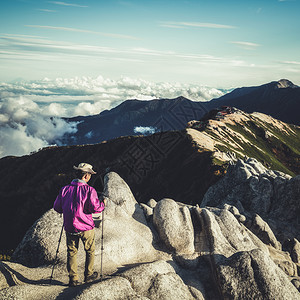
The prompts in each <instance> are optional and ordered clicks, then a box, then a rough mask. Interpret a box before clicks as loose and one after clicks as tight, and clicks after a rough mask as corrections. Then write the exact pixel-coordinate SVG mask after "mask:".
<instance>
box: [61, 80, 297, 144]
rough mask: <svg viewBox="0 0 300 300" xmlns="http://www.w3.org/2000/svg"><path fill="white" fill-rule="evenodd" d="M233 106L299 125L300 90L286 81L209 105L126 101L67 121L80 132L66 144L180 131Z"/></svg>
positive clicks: (180, 101) (241, 91) (240, 91)
mask: <svg viewBox="0 0 300 300" xmlns="http://www.w3.org/2000/svg"><path fill="white" fill-rule="evenodd" d="M223 105H226V106H233V107H236V108H239V109H241V110H243V111H245V112H248V113H252V112H261V113H265V114H268V115H271V116H273V117H274V118H276V119H279V120H282V121H284V122H286V123H290V124H295V125H300V119H299V117H298V115H299V112H300V88H299V87H298V86H297V85H294V84H293V83H292V82H291V81H289V80H287V79H281V80H279V81H272V82H270V83H267V84H264V85H261V86H253V87H242V88H237V89H234V90H233V91H232V92H230V93H228V94H226V95H224V96H221V97H220V98H216V99H212V100H210V101H208V102H196V101H192V100H189V99H187V98H185V97H183V96H180V97H177V98H174V99H154V100H137V99H132V100H125V101H124V102H122V103H121V104H120V105H118V106H116V107H114V108H112V109H111V110H105V111H103V112H101V113H100V114H98V115H93V116H87V117H80V116H79V117H74V118H69V119H66V120H67V121H69V122H78V125H77V129H78V132H77V133H75V134H72V135H69V136H68V135H66V136H65V138H64V140H63V143H64V144H67V145H76V144H90V143H99V142H101V141H105V140H109V139H111V138H116V137H119V136H128V135H136V134H138V133H137V132H135V129H136V127H149V128H152V131H156V132H157V131H167V130H181V129H184V128H185V127H186V124H187V123H188V122H189V121H191V120H197V119H198V120H199V119H201V118H202V117H203V116H204V115H205V114H206V113H207V112H208V111H210V110H212V109H215V108H217V107H220V106H223Z"/></svg>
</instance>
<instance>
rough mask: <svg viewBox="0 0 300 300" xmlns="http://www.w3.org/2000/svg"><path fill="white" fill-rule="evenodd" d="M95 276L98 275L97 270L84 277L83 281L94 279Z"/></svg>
mask: <svg viewBox="0 0 300 300" xmlns="http://www.w3.org/2000/svg"><path fill="white" fill-rule="evenodd" d="M97 277H98V272H94V273H93V274H92V275H90V276H86V277H84V282H91V281H94V280H95V279H97Z"/></svg>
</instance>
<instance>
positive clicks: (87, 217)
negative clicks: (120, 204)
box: [53, 163, 106, 286]
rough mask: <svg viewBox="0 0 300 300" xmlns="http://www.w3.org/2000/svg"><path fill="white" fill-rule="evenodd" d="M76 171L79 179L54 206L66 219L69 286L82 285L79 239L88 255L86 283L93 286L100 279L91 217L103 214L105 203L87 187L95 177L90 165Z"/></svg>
mask: <svg viewBox="0 0 300 300" xmlns="http://www.w3.org/2000/svg"><path fill="white" fill-rule="evenodd" d="M73 168H74V169H75V170H76V176H77V179H74V180H73V181H72V182H71V183H70V184H69V185H66V186H64V187H63V188H62V189H61V190H60V192H59V194H58V196H57V198H56V200H55V202H54V206H53V208H54V210H55V211H57V212H58V213H63V217H64V229H65V231H66V237H67V270H68V272H69V280H70V281H69V286H77V285H79V281H78V273H77V252H78V246H79V240H80V239H81V240H82V242H83V245H84V250H85V252H86V260H85V272H84V281H85V282H91V281H93V280H95V279H97V277H98V273H97V272H94V260H95V231H94V227H95V224H94V220H93V218H92V213H100V212H102V211H103V210H104V208H105V204H106V199H103V202H100V200H99V199H98V195H97V192H96V190H95V189H94V188H93V187H91V186H90V185H88V181H89V180H90V179H91V176H92V174H96V172H95V171H94V170H93V167H92V166H91V165H90V164H88V163H80V164H79V165H78V167H76V166H74V167H73Z"/></svg>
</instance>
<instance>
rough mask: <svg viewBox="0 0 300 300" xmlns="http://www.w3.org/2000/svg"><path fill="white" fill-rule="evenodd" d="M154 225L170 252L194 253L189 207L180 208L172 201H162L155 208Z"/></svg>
mask: <svg viewBox="0 0 300 300" xmlns="http://www.w3.org/2000/svg"><path fill="white" fill-rule="evenodd" d="M153 223H154V225H155V227H156V229H157V231H158V233H159V236H160V238H161V240H162V241H163V242H164V243H165V245H166V246H167V247H168V248H169V249H170V250H174V251H175V252H177V253H188V254H192V253H194V251H195V248H194V230H193V224H192V219H191V215H190V212H189V210H188V208H187V207H185V206H184V207H180V206H179V205H178V204H177V203H176V202H175V201H174V200H172V199H162V200H161V201H159V202H158V204H157V205H156V206H155V208H154V213H153Z"/></svg>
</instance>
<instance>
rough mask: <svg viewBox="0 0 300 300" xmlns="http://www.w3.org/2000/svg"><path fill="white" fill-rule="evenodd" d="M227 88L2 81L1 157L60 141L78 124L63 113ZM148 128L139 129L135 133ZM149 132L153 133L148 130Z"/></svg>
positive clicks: (212, 94)
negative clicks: (132, 100)
mask: <svg viewBox="0 0 300 300" xmlns="http://www.w3.org/2000/svg"><path fill="white" fill-rule="evenodd" d="M223 94H224V91H221V90H218V89H216V88H208V87H204V86H198V85H187V84H179V83H174V84H172V83H166V82H165V83H153V82H148V81H145V80H140V79H133V78H129V77H122V78H120V79H119V80H112V79H109V78H103V77H102V76H98V77H97V78H90V77H80V78H79V77H75V78H57V79H54V80H50V79H47V78H45V79H43V80H39V81H30V82H28V81H19V82H15V83H0V157H3V156H6V155H24V154H28V153H30V152H32V151H36V150H38V149H39V148H42V147H46V146H48V145H53V144H57V145H62V144H63V137H64V134H66V133H74V132H76V123H68V122H66V121H65V120H64V119H62V118H63V117H74V116H78V115H80V116H88V115H94V114H98V113H100V112H101V111H103V110H105V109H111V108H113V107H115V106H117V105H118V104H120V103H121V102H123V101H124V100H127V99H140V100H150V99H159V98H176V97H178V96H181V95H182V96H184V97H186V98H189V99H191V100H195V101H207V100H210V99H212V98H216V97H220V96H222V95H223ZM145 130H146V131H147V130H148V129H147V128H137V132H140V133H141V132H144V131H145ZM148 132H150V131H149V130H148Z"/></svg>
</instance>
